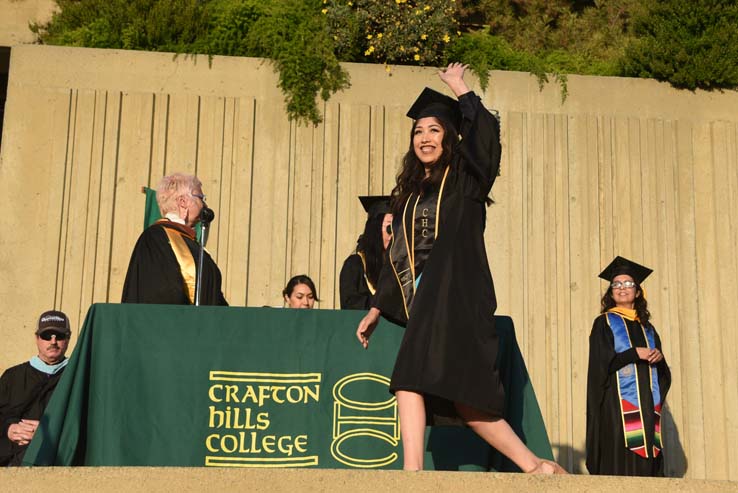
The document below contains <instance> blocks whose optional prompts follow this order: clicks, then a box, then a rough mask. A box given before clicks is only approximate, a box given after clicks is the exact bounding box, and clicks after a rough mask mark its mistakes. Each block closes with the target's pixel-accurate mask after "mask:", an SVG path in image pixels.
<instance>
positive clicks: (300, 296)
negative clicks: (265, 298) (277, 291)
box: [282, 274, 320, 309]
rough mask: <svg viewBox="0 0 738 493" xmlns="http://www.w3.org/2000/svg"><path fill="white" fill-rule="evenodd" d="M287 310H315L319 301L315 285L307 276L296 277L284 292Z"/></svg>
mask: <svg viewBox="0 0 738 493" xmlns="http://www.w3.org/2000/svg"><path fill="white" fill-rule="evenodd" d="M282 296H284V304H285V307H286V308H307V309H311V308H313V305H314V304H315V302H316V301H320V300H319V299H318V290H317V289H315V283H314V282H313V280H312V279H310V278H309V277H308V276H306V275H305V274H300V275H299V276H294V277H293V278H292V279H290V280H289V282H287V285H286V286H285V287H284V289H283V290H282Z"/></svg>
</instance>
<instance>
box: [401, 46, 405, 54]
mask: <svg viewBox="0 0 738 493" xmlns="http://www.w3.org/2000/svg"><path fill="white" fill-rule="evenodd" d="M400 51H401V52H403V53H405V47H404V46H402V45H401V46H400Z"/></svg>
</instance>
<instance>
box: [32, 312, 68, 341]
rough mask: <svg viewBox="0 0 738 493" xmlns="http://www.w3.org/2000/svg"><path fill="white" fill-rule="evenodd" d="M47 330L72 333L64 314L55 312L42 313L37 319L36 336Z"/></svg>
mask: <svg viewBox="0 0 738 493" xmlns="http://www.w3.org/2000/svg"><path fill="white" fill-rule="evenodd" d="M47 330H57V331H59V332H66V333H67V334H69V333H71V332H72V331H71V329H70V328H69V318H67V316H66V314H65V313H64V312H60V311H57V310H49V311H47V312H43V313H42V314H41V316H40V317H39V319H38V327H37V328H36V335H38V334H41V333H43V332H46V331H47Z"/></svg>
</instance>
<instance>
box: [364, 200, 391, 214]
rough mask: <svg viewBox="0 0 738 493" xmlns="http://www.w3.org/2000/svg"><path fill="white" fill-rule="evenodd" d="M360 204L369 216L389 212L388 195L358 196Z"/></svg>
mask: <svg viewBox="0 0 738 493" xmlns="http://www.w3.org/2000/svg"><path fill="white" fill-rule="evenodd" d="M359 200H360V201H361V205H362V206H364V210H365V211H366V212H367V214H368V215H369V217H374V216H378V215H380V214H389V212H390V198H389V195H365V196H363V197H359Z"/></svg>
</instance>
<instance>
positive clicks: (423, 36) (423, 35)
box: [420, 34, 428, 41]
mask: <svg viewBox="0 0 738 493" xmlns="http://www.w3.org/2000/svg"><path fill="white" fill-rule="evenodd" d="M420 39H422V40H423V41H425V40H426V39H428V35H427V34H421V35H420Z"/></svg>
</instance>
